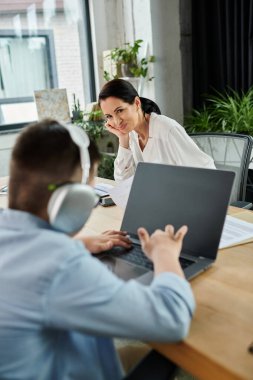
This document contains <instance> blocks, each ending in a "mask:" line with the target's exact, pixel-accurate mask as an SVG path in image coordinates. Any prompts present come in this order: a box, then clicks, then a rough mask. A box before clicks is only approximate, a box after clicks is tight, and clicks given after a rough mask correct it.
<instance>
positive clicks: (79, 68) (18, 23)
mask: <svg viewBox="0 0 253 380" xmlns="http://www.w3.org/2000/svg"><path fill="white" fill-rule="evenodd" d="M0 19H1V23H0V133H1V132H2V131H6V130H8V131H9V130H10V129H12V128H13V125H14V124H24V123H25V124H26V123H27V122H30V121H35V120H37V111H36V107H35V102H34V91H36V90H44V89H54V88H60V89H66V91H67V96H68V103H69V108H70V111H71V108H72V105H73V94H75V96H76V99H78V100H79V102H80V106H81V108H82V109H84V108H85V104H86V103H88V102H90V101H91V99H90V98H91V92H92V91H91V89H92V87H93V88H94V87H95V83H94V73H93V72H92V68H93V62H92V44H91V34H90V23H89V2H88V0H57V1H56V0H22V1H17V0H3V1H0ZM90 57H91V58H90ZM93 96H94V95H93ZM15 128H19V126H15Z"/></svg>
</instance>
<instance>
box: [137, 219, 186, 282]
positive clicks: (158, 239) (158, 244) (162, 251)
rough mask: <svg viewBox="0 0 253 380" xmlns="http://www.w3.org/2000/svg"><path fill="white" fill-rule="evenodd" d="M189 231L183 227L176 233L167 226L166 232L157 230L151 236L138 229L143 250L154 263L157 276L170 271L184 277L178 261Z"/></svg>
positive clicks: (170, 226)
mask: <svg viewBox="0 0 253 380" xmlns="http://www.w3.org/2000/svg"><path fill="white" fill-rule="evenodd" d="M187 230H188V228H187V227H186V226H182V227H181V228H180V229H179V230H178V231H177V232H176V233H175V231H174V227H173V226H172V225H167V226H166V227H165V230H164V231H162V230H156V231H155V232H154V233H153V234H152V235H149V233H148V232H147V230H146V229H145V228H139V229H138V235H139V239H140V241H141V246H142V249H143V251H144V252H145V254H146V255H147V257H148V258H149V259H150V260H151V261H152V262H153V263H154V270H155V274H158V273H161V272H166V271H169V272H174V273H177V274H179V275H181V276H184V274H183V271H182V269H181V266H180V264H179V260H178V259H179V255H180V252H181V248H182V243H183V239H184V236H185V235H186V233H187Z"/></svg>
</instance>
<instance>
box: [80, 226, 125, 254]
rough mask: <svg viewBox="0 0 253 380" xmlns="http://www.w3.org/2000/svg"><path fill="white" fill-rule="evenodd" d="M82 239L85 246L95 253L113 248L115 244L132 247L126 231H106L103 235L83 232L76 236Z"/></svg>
mask: <svg viewBox="0 0 253 380" xmlns="http://www.w3.org/2000/svg"><path fill="white" fill-rule="evenodd" d="M74 239H78V240H81V241H82V242H83V243H84V245H85V247H86V248H87V249H88V250H89V251H90V252H91V253H93V254H96V253H100V252H103V251H106V250H108V249H111V248H112V247H114V246H120V247H124V248H126V249H129V248H131V245H132V242H131V240H130V239H129V237H128V236H127V233H126V232H125V231H114V230H110V231H105V232H103V233H102V234H101V235H95V236H83V235H82V234H81V233H80V234H77V235H75V236H74Z"/></svg>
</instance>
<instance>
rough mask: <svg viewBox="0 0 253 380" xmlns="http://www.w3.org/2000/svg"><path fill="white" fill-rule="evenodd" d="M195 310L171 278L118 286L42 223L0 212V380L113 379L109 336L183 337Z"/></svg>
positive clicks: (116, 365) (117, 371)
mask: <svg viewBox="0 0 253 380" xmlns="http://www.w3.org/2000/svg"><path fill="white" fill-rule="evenodd" d="M194 307H195V304H194V298H193V295H192V292H191V288H190V286H189V284H188V282H187V281H185V280H184V279H182V278H180V277H179V276H177V275H175V274H172V273H163V274H161V275H159V276H157V277H156V278H155V279H154V280H153V282H152V284H151V285H150V286H144V285H141V284H139V283H138V282H136V281H133V280H132V281H128V282H124V281H122V280H120V279H119V278H117V277H116V276H115V275H114V274H113V273H111V272H110V271H109V270H108V269H107V268H106V267H105V266H104V265H103V264H102V263H101V262H100V261H99V260H97V259H96V258H94V257H92V256H91V255H90V254H89V253H88V252H87V250H86V249H85V247H84V246H83V244H82V243H81V242H79V241H77V240H74V239H71V238H70V237H68V236H66V235H65V234H63V233H59V232H57V231H55V230H54V229H53V228H52V227H51V226H50V225H49V224H48V223H47V222H45V221H43V220H41V219H39V218H37V217H35V216H33V215H31V214H28V213H25V212H21V211H15V210H10V209H7V210H4V211H3V212H1V213H0V379H24V380H34V379H36V380H70V379H71V380H73V379H74V380H86V379H87V380H109V379H114V380H119V379H121V378H122V377H123V372H122V368H121V365H120V362H119V360H118V357H117V354H116V351H115V349H114V346H113V341H112V337H127V338H135V339H141V340H144V341H147V340H153V341H166V342H171V341H178V340H181V339H182V338H184V337H185V336H186V334H187V332H188V329H189V325H190V321H191V317H192V313H193V311H194Z"/></svg>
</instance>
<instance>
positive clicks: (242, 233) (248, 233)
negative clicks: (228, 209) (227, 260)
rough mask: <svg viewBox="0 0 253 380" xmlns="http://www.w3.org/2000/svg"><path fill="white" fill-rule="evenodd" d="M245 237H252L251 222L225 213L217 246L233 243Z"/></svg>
mask: <svg viewBox="0 0 253 380" xmlns="http://www.w3.org/2000/svg"><path fill="white" fill-rule="evenodd" d="M247 239H253V224H252V223H248V222H244V221H243V220H240V219H238V218H234V217H232V216H230V215H227V216H226V220H225V224H224V227H223V231H222V235H221V240H220V245H219V248H225V247H228V246H231V245H235V244H238V243H240V242H242V241H244V240H247Z"/></svg>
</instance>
